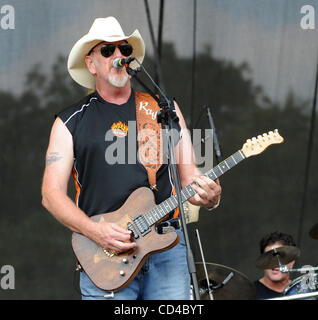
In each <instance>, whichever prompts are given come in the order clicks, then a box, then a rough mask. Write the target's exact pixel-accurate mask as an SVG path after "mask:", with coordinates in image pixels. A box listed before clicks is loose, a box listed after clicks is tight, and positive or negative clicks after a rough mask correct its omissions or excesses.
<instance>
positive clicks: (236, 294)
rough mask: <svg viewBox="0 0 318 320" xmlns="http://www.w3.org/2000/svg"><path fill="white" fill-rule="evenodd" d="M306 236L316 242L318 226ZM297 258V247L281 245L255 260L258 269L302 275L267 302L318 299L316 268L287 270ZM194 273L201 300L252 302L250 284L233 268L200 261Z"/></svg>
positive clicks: (251, 287)
mask: <svg viewBox="0 0 318 320" xmlns="http://www.w3.org/2000/svg"><path fill="white" fill-rule="evenodd" d="M309 235H310V237H311V238H313V239H317V240H318V223H317V224H315V225H314V226H313V227H312V228H311V230H310V232H309ZM199 245H200V246H201V244H200V242H199ZM201 251H202V247H201ZM201 254H202V252H201ZM299 255H300V250H299V249H298V248H297V247H294V246H282V247H278V248H274V249H272V250H270V251H267V252H265V253H263V254H262V255H260V256H259V258H258V259H257V260H256V267H257V268H259V269H273V268H279V271H280V272H282V273H289V274H292V273H294V272H298V273H302V274H303V275H301V276H299V277H297V278H295V279H294V280H292V281H291V283H290V284H289V285H288V286H287V287H286V288H285V290H284V292H283V294H282V296H280V297H277V298H272V299H267V300H318V273H316V271H317V270H318V267H312V266H304V267H302V268H299V269H289V268H288V267H287V266H286V265H287V264H288V263H290V262H291V261H294V260H295V259H296V258H297V257H299ZM202 257H203V255H202ZM196 270H197V278H198V285H199V291H200V298H201V300H254V299H255V297H256V291H255V290H256V289H255V286H254V283H253V282H251V281H250V280H249V279H248V278H247V277H246V276H245V275H244V274H242V273H241V272H239V271H237V270H235V269H232V268H229V267H226V266H223V265H219V264H214V263H205V262H204V259H203V262H197V263H196Z"/></svg>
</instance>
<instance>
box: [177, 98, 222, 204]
mask: <svg viewBox="0 0 318 320" xmlns="http://www.w3.org/2000/svg"><path fill="white" fill-rule="evenodd" d="M175 107H176V112H177V115H178V117H179V123H180V126H181V130H182V139H181V140H180V142H179V144H178V145H177V152H176V160H177V163H178V169H179V175H180V180H181V184H182V187H185V186H186V185H188V184H190V183H191V182H193V181H194V182H195V183H196V184H194V185H193V186H192V187H193V189H194V190H195V191H196V192H197V194H196V195H194V196H193V197H192V198H190V199H189V202H190V203H192V204H193V205H197V206H204V207H207V208H212V207H214V206H215V205H216V204H217V203H218V202H219V200H220V195H221V186H220V182H219V180H218V179H216V180H214V181H213V180H211V179H210V178H208V177H207V176H205V175H203V174H202V173H201V172H200V170H199V169H198V168H197V167H196V165H195V156H194V150H193V146H192V142H191V137H190V135H189V132H188V130H187V128H186V123H185V121H184V118H183V116H182V113H181V111H180V109H179V107H178V105H177V104H175Z"/></svg>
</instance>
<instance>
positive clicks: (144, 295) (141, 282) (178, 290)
mask: <svg viewBox="0 0 318 320" xmlns="http://www.w3.org/2000/svg"><path fill="white" fill-rule="evenodd" d="M176 232H178V233H179V235H180V241H179V243H178V244H177V245H176V246H175V247H173V248H172V249H170V250H166V251H162V252H160V253H155V254H153V255H151V256H150V257H149V258H148V259H147V260H146V262H145V264H144V265H143V267H142V268H141V270H140V271H139V273H138V275H137V276H136V278H135V279H134V280H133V281H132V282H131V283H130V284H129V285H128V286H127V287H125V288H124V289H122V290H119V291H117V292H114V295H113V296H112V294H111V292H108V291H104V290H102V289H99V288H98V287H96V286H95V285H94V284H93V283H92V281H91V280H90V279H89V277H88V276H87V274H86V273H85V272H84V271H82V272H81V276H80V287H81V292H82V299H83V300H86V299H87V300H92V299H98V300H100V299H106V300H190V275H189V270H188V263H187V254H186V246H185V243H184V237H183V233H182V231H181V230H176ZM105 295H108V297H106V298H105V297H104V296H105Z"/></svg>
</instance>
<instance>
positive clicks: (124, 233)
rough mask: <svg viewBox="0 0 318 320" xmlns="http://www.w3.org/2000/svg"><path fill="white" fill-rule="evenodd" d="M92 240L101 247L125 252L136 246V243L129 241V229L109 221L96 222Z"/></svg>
mask: <svg viewBox="0 0 318 320" xmlns="http://www.w3.org/2000/svg"><path fill="white" fill-rule="evenodd" d="M92 240H94V241H95V242H96V243H97V244H98V245H99V246H101V247H102V248H103V249H106V250H109V251H114V252H125V251H128V250H130V249H133V248H134V247H136V243H135V242H132V241H131V231H128V230H126V229H124V228H122V227H120V226H118V225H117V224H116V223H111V222H97V223H96V233H95V234H94V236H93V237H92Z"/></svg>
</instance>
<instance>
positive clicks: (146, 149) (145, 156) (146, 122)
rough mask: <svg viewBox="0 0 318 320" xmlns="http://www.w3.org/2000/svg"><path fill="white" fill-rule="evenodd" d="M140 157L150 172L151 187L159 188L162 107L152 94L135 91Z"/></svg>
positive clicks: (153, 188)
mask: <svg viewBox="0 0 318 320" xmlns="http://www.w3.org/2000/svg"><path fill="white" fill-rule="evenodd" d="M135 103H136V121H137V134H138V136H137V140H138V159H139V161H140V163H141V164H142V165H143V166H144V167H145V169H146V170H147V174H148V180H149V184H150V188H151V189H152V190H158V189H157V184H156V174H157V171H158V170H159V168H160V167H161V164H162V136H161V125H160V123H158V121H157V113H158V112H159V111H160V107H159V106H158V104H157V103H156V101H155V100H154V99H153V98H152V97H151V95H150V94H147V93H142V92H137V91H136V92H135Z"/></svg>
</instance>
